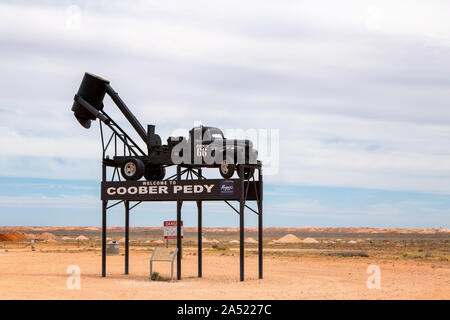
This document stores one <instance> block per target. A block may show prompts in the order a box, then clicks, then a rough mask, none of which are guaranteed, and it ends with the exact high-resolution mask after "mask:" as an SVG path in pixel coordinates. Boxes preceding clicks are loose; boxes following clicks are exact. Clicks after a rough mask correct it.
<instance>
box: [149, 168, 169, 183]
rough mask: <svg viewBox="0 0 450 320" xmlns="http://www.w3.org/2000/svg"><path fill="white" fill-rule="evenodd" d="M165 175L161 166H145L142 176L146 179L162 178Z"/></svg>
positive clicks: (164, 169)
mask: <svg viewBox="0 0 450 320" xmlns="http://www.w3.org/2000/svg"><path fill="white" fill-rule="evenodd" d="M165 176H166V168H164V167H162V166H147V167H146V168H145V174H144V177H145V179H146V180H149V181H152V180H163V179H164V177H165Z"/></svg>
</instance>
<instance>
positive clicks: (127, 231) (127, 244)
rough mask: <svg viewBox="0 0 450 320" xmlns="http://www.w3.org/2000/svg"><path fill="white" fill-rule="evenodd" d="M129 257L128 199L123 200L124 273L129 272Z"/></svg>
mask: <svg viewBox="0 0 450 320" xmlns="http://www.w3.org/2000/svg"><path fill="white" fill-rule="evenodd" d="M129 258H130V201H125V274H129V269H128V266H129Z"/></svg>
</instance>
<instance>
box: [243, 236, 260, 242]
mask: <svg viewBox="0 0 450 320" xmlns="http://www.w3.org/2000/svg"><path fill="white" fill-rule="evenodd" d="M256 242H257V241H256V240H255V239H253V238H250V237H248V238H247V239H245V243H256Z"/></svg>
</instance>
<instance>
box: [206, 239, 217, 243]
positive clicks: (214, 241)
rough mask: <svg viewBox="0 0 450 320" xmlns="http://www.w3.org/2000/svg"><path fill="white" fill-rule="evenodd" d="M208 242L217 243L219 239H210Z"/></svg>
mask: <svg viewBox="0 0 450 320" xmlns="http://www.w3.org/2000/svg"><path fill="white" fill-rule="evenodd" d="M209 242H210V243H219V242H220V241H219V240H216V239H212V240H209Z"/></svg>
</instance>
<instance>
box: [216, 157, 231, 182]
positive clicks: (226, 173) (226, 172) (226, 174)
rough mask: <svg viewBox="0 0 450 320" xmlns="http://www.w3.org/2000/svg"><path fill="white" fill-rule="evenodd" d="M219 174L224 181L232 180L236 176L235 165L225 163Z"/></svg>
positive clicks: (221, 166) (222, 164)
mask: <svg viewBox="0 0 450 320" xmlns="http://www.w3.org/2000/svg"><path fill="white" fill-rule="evenodd" d="M219 172H220V175H221V176H222V177H223V178H224V179H230V178H231V177H232V176H233V174H234V164H227V162H226V161H223V162H222V163H221V165H220V167H219Z"/></svg>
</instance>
